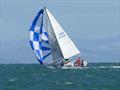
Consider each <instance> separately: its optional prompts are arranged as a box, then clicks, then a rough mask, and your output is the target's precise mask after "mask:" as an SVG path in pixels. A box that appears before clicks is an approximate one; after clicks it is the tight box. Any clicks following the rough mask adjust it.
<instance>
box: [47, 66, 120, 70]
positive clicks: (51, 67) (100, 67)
mask: <svg viewBox="0 0 120 90" xmlns="http://www.w3.org/2000/svg"><path fill="white" fill-rule="evenodd" d="M47 67H48V68H49V69H56V68H55V67H53V66H47ZM89 68H93V69H94V68H99V69H102V68H104V69H105V68H106V69H107V68H111V69H112V68H113V69H116V68H118V69H119V68H120V66H88V67H62V68H61V69H89Z"/></svg>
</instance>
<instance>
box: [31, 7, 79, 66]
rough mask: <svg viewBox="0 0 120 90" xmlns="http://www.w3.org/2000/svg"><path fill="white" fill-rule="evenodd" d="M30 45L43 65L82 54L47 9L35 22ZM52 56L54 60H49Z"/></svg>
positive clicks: (32, 27)
mask: <svg viewBox="0 0 120 90" xmlns="http://www.w3.org/2000/svg"><path fill="white" fill-rule="evenodd" d="M45 23H46V24H45ZM30 45H31V48H32V50H33V51H34V53H35V55H36V56H37V59H38V61H39V62H40V63H41V64H55V63H57V62H60V61H62V60H63V59H69V58H71V57H73V56H75V55H77V54H79V53H80V52H79V50H78V49H77V47H76V46H75V45H74V43H73V42H72V40H71V39H70V38H69V37H68V35H67V34H66V33H65V31H64V30H63V29H62V27H61V26H60V24H59V23H58V22H57V20H56V19H55V18H54V17H53V15H52V14H51V13H50V12H49V10H48V9H47V8H44V9H41V10H40V11H39V12H38V14H37V16H36V17H35V19H34V20H33V23H32V25H31V28H30ZM50 56H51V57H52V60H50V59H47V58H48V57H50Z"/></svg>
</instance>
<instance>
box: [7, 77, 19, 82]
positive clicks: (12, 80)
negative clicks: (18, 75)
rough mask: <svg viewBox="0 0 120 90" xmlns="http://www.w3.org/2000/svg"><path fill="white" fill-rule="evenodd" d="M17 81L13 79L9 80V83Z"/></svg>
mask: <svg viewBox="0 0 120 90" xmlns="http://www.w3.org/2000/svg"><path fill="white" fill-rule="evenodd" d="M16 80H17V79H15V78H11V79H9V80H8V81H10V82H14V81H16Z"/></svg>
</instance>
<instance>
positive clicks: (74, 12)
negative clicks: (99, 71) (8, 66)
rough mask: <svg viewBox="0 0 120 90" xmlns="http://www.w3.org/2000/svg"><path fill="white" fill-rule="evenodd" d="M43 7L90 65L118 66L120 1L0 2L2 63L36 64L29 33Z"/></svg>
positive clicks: (49, 0) (33, 0) (18, 0)
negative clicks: (100, 63)
mask: <svg viewBox="0 0 120 90" xmlns="http://www.w3.org/2000/svg"><path fill="white" fill-rule="evenodd" d="M44 6H46V7H47V8H48V9H49V11H50V12H51V13H52V14H53V15H54V16H55V18H56V19H57V21H58V22H59V23H60V24H61V26H62V27H63V29H64V30H65V31H66V33H67V34H68V35H69V36H70V38H71V39H72V40H73V41H74V43H75V45H76V46H77V47H78V48H79V49H80V51H81V53H82V56H83V57H84V58H86V59H87V60H88V62H119V60H120V56H119V54H120V51H119V50H120V39H119V38H120V1H119V0H0V42H1V45H0V53H1V55H0V59H1V60H0V63H34V62H35V63H36V60H35V56H34V55H33V52H32V50H31V48H30V46H29V42H28V41H29V32H28V31H29V28H30V26H31V23H32V20H33V19H34V17H35V15H36V14H37V12H38V11H39V10H40V9H41V8H43V7H44ZM22 53H24V55H22Z"/></svg>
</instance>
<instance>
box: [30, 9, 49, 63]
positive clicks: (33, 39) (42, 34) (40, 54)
mask: <svg viewBox="0 0 120 90" xmlns="http://www.w3.org/2000/svg"><path fill="white" fill-rule="evenodd" d="M43 15H44V10H43V9H41V10H40V11H39V12H38V14H37V16H36V17H35V19H34V20H33V23H32V25H31V28H30V30H29V32H30V46H31V48H32V50H33V51H34V53H35V55H36V56H37V59H38V61H39V62H40V63H41V64H43V63H44V60H45V59H46V58H47V57H48V56H49V55H50V54H51V50H50V47H49V39H48V33H47V32H46V31H45V30H44V28H43ZM44 43H45V44H44ZM46 44H47V45H46Z"/></svg>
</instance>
